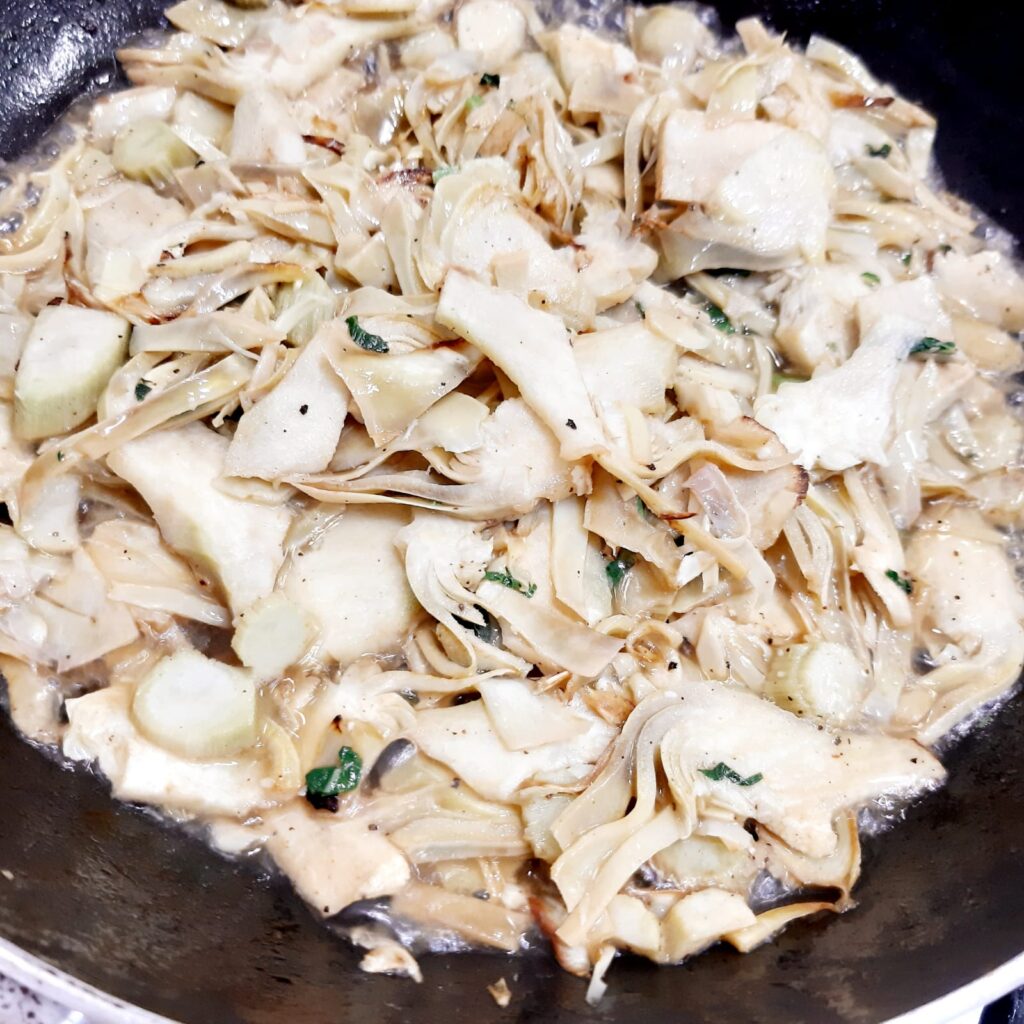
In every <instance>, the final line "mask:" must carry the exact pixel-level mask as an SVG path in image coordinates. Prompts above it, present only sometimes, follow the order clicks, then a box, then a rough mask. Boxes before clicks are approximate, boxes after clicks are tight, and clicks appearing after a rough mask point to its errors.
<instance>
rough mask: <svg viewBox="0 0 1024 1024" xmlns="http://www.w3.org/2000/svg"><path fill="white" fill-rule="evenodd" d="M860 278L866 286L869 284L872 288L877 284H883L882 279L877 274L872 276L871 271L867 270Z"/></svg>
mask: <svg viewBox="0 0 1024 1024" xmlns="http://www.w3.org/2000/svg"><path fill="white" fill-rule="evenodd" d="M860 276H861V280H863V281H864V283H865V284H869V285H871V286H872V287H874V285H876V284H881V283H882V279H881V278H880V277H879V276H878V275H877V274H872V273H871V271H870V270H865V271H864V273H863V274H861V275H860Z"/></svg>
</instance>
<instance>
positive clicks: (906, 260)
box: [900, 252, 913, 267]
mask: <svg viewBox="0 0 1024 1024" xmlns="http://www.w3.org/2000/svg"><path fill="white" fill-rule="evenodd" d="M912 256H913V253H911V252H905V253H902V254H901V255H900V263H902V264H903V266H905V267H909V266H910V258H911V257H912Z"/></svg>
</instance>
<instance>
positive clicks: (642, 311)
mask: <svg viewBox="0 0 1024 1024" xmlns="http://www.w3.org/2000/svg"><path fill="white" fill-rule="evenodd" d="M633 305H634V306H636V311H637V312H638V313H639V314H640V319H641V320H646V319H647V310H646V309H644V304H643V303H642V302H641V301H640V300H639V299H634V300H633Z"/></svg>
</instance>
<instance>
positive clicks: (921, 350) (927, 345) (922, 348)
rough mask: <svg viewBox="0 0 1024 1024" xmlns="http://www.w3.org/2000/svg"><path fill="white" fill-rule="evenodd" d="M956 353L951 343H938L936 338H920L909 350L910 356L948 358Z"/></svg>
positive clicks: (954, 346)
mask: <svg viewBox="0 0 1024 1024" xmlns="http://www.w3.org/2000/svg"><path fill="white" fill-rule="evenodd" d="M955 351H956V344H955V343H954V342H952V341H939V339H938V338H922V339H921V340H920V341H917V342H915V343H914V345H913V347H912V348H911V349H910V354H911V355H912V356H949V355H952V354H953V353H954V352H955Z"/></svg>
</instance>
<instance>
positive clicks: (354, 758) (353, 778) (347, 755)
mask: <svg viewBox="0 0 1024 1024" xmlns="http://www.w3.org/2000/svg"><path fill="white" fill-rule="evenodd" d="M338 761H339V763H340V764H341V771H342V786H341V788H342V790H344V792H346V793H347V792H348V791H349V790H350V789H355V788H356V786H358V785H359V779H360V778H361V777H362V774H363V759H362V758H361V757H360V756H359V755H358V754H357V753H356V752H355V751H354V750H353V749H352V748H351V747H342V748H341V750H339V751H338Z"/></svg>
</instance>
